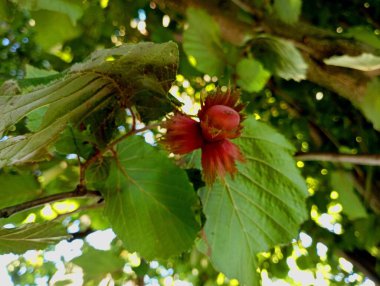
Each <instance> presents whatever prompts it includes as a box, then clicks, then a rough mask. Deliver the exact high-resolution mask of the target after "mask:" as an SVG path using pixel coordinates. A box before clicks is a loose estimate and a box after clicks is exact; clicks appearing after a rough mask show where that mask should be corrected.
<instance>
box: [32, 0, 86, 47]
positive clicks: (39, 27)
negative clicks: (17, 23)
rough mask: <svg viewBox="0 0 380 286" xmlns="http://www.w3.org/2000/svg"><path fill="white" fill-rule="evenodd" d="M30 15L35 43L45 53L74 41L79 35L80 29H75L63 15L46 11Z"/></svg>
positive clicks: (67, 17) (34, 12)
mask: <svg viewBox="0 0 380 286" xmlns="http://www.w3.org/2000/svg"><path fill="white" fill-rule="evenodd" d="M52 2H54V1H52ZM31 14H32V17H33V19H34V20H35V22H36V26H35V28H34V29H35V31H36V35H35V41H36V42H37V43H38V44H39V45H40V46H41V47H42V48H43V49H44V50H46V51H49V50H50V49H51V48H52V47H54V46H55V45H57V44H62V43H64V42H66V41H68V40H71V39H74V38H75V37H77V36H79V35H80V33H81V31H80V28H79V27H75V26H74V25H73V23H72V21H71V19H70V18H69V16H67V15H65V14H62V13H59V12H53V11H47V10H39V11H33V12H31Z"/></svg>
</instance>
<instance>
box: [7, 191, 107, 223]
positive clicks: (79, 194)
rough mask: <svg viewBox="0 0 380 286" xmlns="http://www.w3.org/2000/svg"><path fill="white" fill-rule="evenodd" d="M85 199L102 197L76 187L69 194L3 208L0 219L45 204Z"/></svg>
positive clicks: (97, 193)
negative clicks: (71, 199)
mask: <svg viewBox="0 0 380 286" xmlns="http://www.w3.org/2000/svg"><path fill="white" fill-rule="evenodd" d="M85 197H97V198H99V199H101V198H102V195H101V194H100V192H98V191H90V190H86V189H84V188H82V187H80V186H78V187H77V188H76V189H75V190H74V191H71V192H65V193H58V194H54V195H50V196H47V197H43V198H39V199H35V200H32V201H28V202H24V203H21V204H18V205H14V206H10V207H6V208H3V209H1V210H0V218H7V217H10V216H11V215H13V214H15V213H18V212H22V211H25V210H29V209H32V208H35V207H38V206H43V205H44V204H47V203H54V202H57V201H62V200H65V199H68V198H85Z"/></svg>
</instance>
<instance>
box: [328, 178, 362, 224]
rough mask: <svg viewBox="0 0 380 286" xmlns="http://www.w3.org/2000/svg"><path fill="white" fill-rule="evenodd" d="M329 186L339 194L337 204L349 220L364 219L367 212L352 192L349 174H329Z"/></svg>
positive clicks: (353, 191) (351, 180) (351, 179)
mask: <svg viewBox="0 0 380 286" xmlns="http://www.w3.org/2000/svg"><path fill="white" fill-rule="evenodd" d="M331 185H332V187H333V188H334V190H336V191H337V192H338V193H339V197H338V199H337V202H339V203H340V204H341V205H342V207H343V211H342V212H343V213H344V214H346V215H347V217H348V218H349V219H350V220H355V219H359V218H366V217H367V216H368V214H367V211H366V209H365V207H364V205H363V202H362V201H361V200H360V198H359V197H358V195H357V194H356V193H355V190H354V182H353V178H352V177H351V176H350V174H349V173H347V172H344V171H337V172H334V173H333V174H331Z"/></svg>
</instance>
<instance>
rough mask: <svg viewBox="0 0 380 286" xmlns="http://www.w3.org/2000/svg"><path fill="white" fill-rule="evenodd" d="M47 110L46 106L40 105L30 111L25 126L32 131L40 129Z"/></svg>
mask: <svg viewBox="0 0 380 286" xmlns="http://www.w3.org/2000/svg"><path fill="white" fill-rule="evenodd" d="M47 110H48V106H41V107H40V108H37V109H35V110H33V111H32V112H30V113H29V114H28V117H27V121H26V127H28V129H29V130H30V131H32V132H37V131H38V130H39V129H40V126H41V124H42V120H43V118H44V115H45V113H46V111H47Z"/></svg>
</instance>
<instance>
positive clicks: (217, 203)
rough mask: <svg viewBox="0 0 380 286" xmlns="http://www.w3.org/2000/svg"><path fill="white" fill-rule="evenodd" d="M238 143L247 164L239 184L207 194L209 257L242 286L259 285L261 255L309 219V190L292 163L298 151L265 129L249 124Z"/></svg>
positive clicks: (236, 180)
mask: <svg viewBox="0 0 380 286" xmlns="http://www.w3.org/2000/svg"><path fill="white" fill-rule="evenodd" d="M234 142H235V143H236V144H237V145H238V146H239V147H240V149H241V151H242V153H243V154H244V156H245V160H246V162H245V163H244V164H238V172H237V174H235V175H234V178H231V177H227V178H225V183H224V184H222V183H217V184H215V185H213V186H212V187H210V188H207V189H204V190H203V193H202V194H201V198H202V202H203V206H204V213H205V215H206V224H205V227H204V231H205V244H206V249H205V248H204V249H203V251H204V250H206V252H205V251H204V252H205V253H207V254H208V255H209V256H210V258H211V261H212V263H213V264H214V266H215V267H216V269H217V270H219V271H222V272H224V273H225V274H226V275H227V276H229V277H230V278H237V279H239V281H240V283H241V285H254V284H257V283H258V282H257V277H256V267H257V265H256V254H257V253H259V252H261V251H266V250H268V249H270V248H271V247H273V246H275V245H277V244H280V243H287V242H290V241H291V240H292V239H293V238H295V237H296V236H297V233H298V230H299V227H300V224H301V223H302V222H303V221H304V220H305V219H306V218H307V209H306V203H305V198H306V197H307V190H306V185H305V182H304V180H303V178H302V177H301V176H300V174H299V171H298V169H297V168H296V166H295V162H294V160H293V157H292V153H293V152H294V148H293V146H292V145H291V144H290V143H289V142H288V141H287V140H286V139H285V138H284V137H283V136H282V135H281V134H279V133H277V132H276V131H275V130H273V129H272V128H271V127H269V126H268V125H266V124H265V123H262V122H258V121H256V120H254V119H252V118H251V119H248V120H246V121H245V123H244V132H243V134H242V136H241V137H240V138H239V139H237V140H235V141H234ZM203 247H204V246H203Z"/></svg>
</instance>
